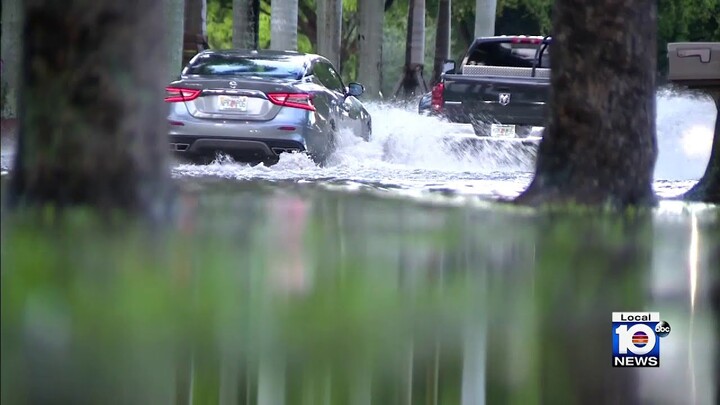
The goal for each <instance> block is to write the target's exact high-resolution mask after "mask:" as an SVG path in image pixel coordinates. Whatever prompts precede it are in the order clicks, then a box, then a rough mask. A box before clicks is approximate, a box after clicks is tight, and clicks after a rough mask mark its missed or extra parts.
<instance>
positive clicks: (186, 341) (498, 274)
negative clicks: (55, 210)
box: [2, 180, 720, 404]
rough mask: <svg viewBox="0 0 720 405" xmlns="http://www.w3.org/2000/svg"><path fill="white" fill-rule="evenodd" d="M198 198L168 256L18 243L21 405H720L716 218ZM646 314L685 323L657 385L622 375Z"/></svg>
mask: <svg viewBox="0 0 720 405" xmlns="http://www.w3.org/2000/svg"><path fill="white" fill-rule="evenodd" d="M180 184H181V185H182V186H183V187H184V191H183V198H181V200H180V201H181V204H180V207H179V208H180V212H181V214H182V215H181V220H180V222H179V226H178V229H179V231H178V233H176V234H174V235H172V236H171V237H170V238H169V240H165V241H164V242H157V241H154V242H152V243H147V242H142V241H144V240H145V239H143V237H141V236H137V235H135V236H133V235H124V236H123V237H122V238H113V237H108V236H103V237H98V236H97V235H86V234H85V235H84V234H79V233H78V234H70V235H71V236H73V238H72V239H71V240H72V242H62V241H60V240H58V239H55V238H56V236H53V234H52V233H44V234H40V235H39V234H36V233H34V232H33V230H32V229H28V228H24V227H23V226H16V227H13V228H12V229H11V230H12V231H9V229H10V228H8V229H6V230H5V231H4V236H3V241H2V246H3V253H2V262H3V263H2V269H3V271H2V277H3V279H2V304H3V305H2V315H3V316H2V324H3V327H2V352H3V357H2V372H3V387H2V395H3V403H6V400H7V401H8V402H7V403H19V402H25V401H24V400H23V398H25V399H28V400H30V402H33V400H40V401H44V400H47V399H48V398H54V399H55V400H56V401H59V402H63V403H78V402H84V400H88V401H90V402H102V403H105V402H106V400H107V399H108V398H112V397H113V396H119V398H122V399H123V400H127V401H126V402H132V403H169V402H175V403H187V402H186V401H190V399H191V398H192V402H193V403H223V404H224V403H241V404H256V403H257V404H282V403H287V404H324V403H337V404H370V403H378V404H426V403H429V404H484V403H491V404H497V403H523V404H525V403H538V404H539V403H580V402H583V403H607V404H610V403H619V402H620V403H648V404H649V403H697V404H711V403H714V401H715V398H714V397H713V395H714V393H713V389H714V385H715V382H716V381H717V380H716V376H715V375H713V373H712V370H713V367H714V361H715V360H714V359H715V358H716V357H717V342H718V340H719V338H718V336H717V335H716V333H717V332H716V329H717V314H716V313H715V314H714V313H713V312H712V311H711V309H710V307H709V298H710V288H711V286H712V285H714V284H716V283H717V282H718V275H717V266H716V264H717V263H718V259H719V258H718V252H719V251H720V245H719V244H720V242H719V241H720V235H718V229H719V228H720V227H719V226H718V219H717V218H718V211H717V210H716V209H714V210H713V209H703V208H702V207H696V206H683V208H682V209H678V210H675V211H672V210H673V209H674V208H675V207H674V206H671V205H665V206H663V208H661V209H660V210H658V211H657V212H656V213H654V214H648V215H643V214H640V215H634V216H632V217H623V218H617V217H614V216H610V215H607V216H604V215H586V214H581V213H578V214H558V213H555V214H550V213H539V212H535V211H525V210H520V209H516V208H508V207H503V206H501V205H488V206H485V207H482V206H480V207H478V206H474V207H473V206H466V205H462V206H454V205H452V204H446V205H443V204H438V203H437V202H436V201H432V202H430V201H427V202H423V201H408V200H403V199H390V198H381V197H377V196H374V195H371V194H367V193H357V194H348V193H345V192H333V191H327V190H324V189H322V188H320V187H319V186H318V187H316V186H312V187H308V186H307V185H304V186H298V185H292V184H279V185H278V184H276V183H262V182H255V183H234V182H231V183H228V182H218V181H196V180H193V181H186V182H180ZM67 236H68V234H65V235H64V238H63V239H67ZM108 239H109V240H108ZM103 240H104V241H105V242H112V243H108V244H105V243H103ZM70 243H72V244H70ZM158 243H159V244H160V245H158ZM69 246H84V248H85V249H84V250H83V251H77V250H76V249H68V247H69ZM35 252H43V255H42V258H39V257H37V254H36V253H35ZM38 260H42V262H38ZM59 274H62V277H58V275H59ZM633 310H640V311H659V312H660V313H661V316H662V318H663V319H665V320H667V321H668V322H669V323H670V324H671V325H672V333H671V334H670V335H669V336H668V337H667V338H664V339H663V341H662V346H661V347H662V349H661V367H660V368H658V369H643V370H638V369H634V370H633V369H617V368H613V367H611V361H610V346H611V340H610V339H611V328H610V326H611V325H610V313H611V312H612V311H633ZM33 353H43V355H42V356H34V355H33ZM60 359H62V360H60ZM15 370H23V371H22V372H15ZM60 376H62V378H60ZM79 382H82V384H78V383H79ZM618 398H621V399H622V400H618ZM121 402H122V401H121Z"/></svg>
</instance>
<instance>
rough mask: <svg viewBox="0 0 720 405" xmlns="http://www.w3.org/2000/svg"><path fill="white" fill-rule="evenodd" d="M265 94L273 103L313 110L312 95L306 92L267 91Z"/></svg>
mask: <svg viewBox="0 0 720 405" xmlns="http://www.w3.org/2000/svg"><path fill="white" fill-rule="evenodd" d="M267 96H268V98H269V99H270V101H271V102H272V103H273V104H277V105H281V106H284V107H293V108H302V109H303V110H309V111H315V106H314V105H313V103H312V95H311V94H308V93H268V95H267Z"/></svg>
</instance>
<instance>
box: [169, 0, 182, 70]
mask: <svg viewBox="0 0 720 405" xmlns="http://www.w3.org/2000/svg"><path fill="white" fill-rule="evenodd" d="M165 21H166V24H167V29H166V31H165V32H166V40H167V46H168V53H169V57H168V76H169V79H170V80H174V79H176V78H177V77H178V76H179V75H180V71H181V70H182V67H183V64H182V52H183V35H184V27H185V0H165Z"/></svg>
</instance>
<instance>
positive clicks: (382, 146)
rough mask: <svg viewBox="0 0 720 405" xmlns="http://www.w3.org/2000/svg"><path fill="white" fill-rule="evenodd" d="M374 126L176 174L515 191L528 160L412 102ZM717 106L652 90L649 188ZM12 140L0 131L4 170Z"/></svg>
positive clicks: (702, 155)
mask: <svg viewBox="0 0 720 405" xmlns="http://www.w3.org/2000/svg"><path fill="white" fill-rule="evenodd" d="M367 108H368V110H369V111H370V113H371V115H372V117H373V134H372V137H371V139H370V140H369V141H367V142H366V141H364V140H362V139H360V138H358V137H356V136H354V135H353V134H351V133H347V132H341V133H340V134H339V139H338V148H337V150H336V152H335V153H334V154H333V155H332V156H331V157H330V158H329V160H328V162H327V164H326V165H324V166H318V165H316V164H315V163H314V162H313V161H312V160H310V159H309V158H308V157H307V156H305V155H304V154H283V155H282V156H281V157H280V160H279V162H278V163H277V164H276V165H274V166H271V167H267V166H264V165H258V166H250V165H247V164H242V163H237V162H234V161H233V160H232V159H230V158H227V157H220V158H219V159H216V160H215V161H214V162H213V163H211V164H209V165H189V164H177V165H174V167H173V175H174V176H175V177H207V176H210V177H216V178H223V179H233V180H241V181H245V180H267V181H292V182H298V183H302V182H318V183H322V184H326V185H329V186H342V187H346V188H350V189H353V188H358V187H359V188H363V187H366V188H367V187H369V188H374V189H384V190H394V191H396V192H401V193H410V194H415V193H417V192H441V193H448V194H450V193H455V194H459V195H465V194H473V195H493V196H504V197H511V196H513V195H517V193H519V192H520V191H522V189H523V188H524V187H525V186H526V185H527V184H528V183H529V181H530V179H531V177H532V171H533V168H534V160H535V151H536V145H537V142H538V139H539V137H538V135H540V134H539V133H538V132H535V133H534V134H533V135H534V141H533V140H531V141H527V140H500V141H496V140H493V139H489V138H479V137H477V136H475V135H474V133H473V132H472V128H471V127H470V126H469V125H462V124H452V123H449V122H446V121H444V120H442V119H439V118H436V117H429V116H423V115H419V114H418V113H417V110H416V107H415V106H414V105H409V106H405V107H399V106H396V105H390V104H385V103H369V104H368V105H367ZM714 117H715V106H714V104H713V103H712V100H710V99H709V98H708V97H704V96H702V95H699V94H697V93H693V92H687V91H682V92H681V91H676V90H669V89H663V90H660V91H658V95H657V136H658V147H659V157H658V161H657V165H656V168H655V178H656V183H655V188H656V190H657V191H658V193H659V194H660V195H661V196H663V197H669V196H673V195H677V194H680V193H681V192H682V191H684V190H685V189H687V188H689V187H690V186H692V184H693V183H694V181H695V180H696V179H698V178H699V177H700V176H701V175H702V173H703V172H704V170H705V166H706V165H707V160H708V158H709V154H710V148H711V145H712V133H713V132H712V131H713V128H714V119H715V118H714ZM12 149H13V144H12V143H10V142H9V141H8V140H7V139H3V145H2V165H1V166H2V169H3V174H6V173H7V170H9V168H10V163H11V160H12V156H13V153H12Z"/></svg>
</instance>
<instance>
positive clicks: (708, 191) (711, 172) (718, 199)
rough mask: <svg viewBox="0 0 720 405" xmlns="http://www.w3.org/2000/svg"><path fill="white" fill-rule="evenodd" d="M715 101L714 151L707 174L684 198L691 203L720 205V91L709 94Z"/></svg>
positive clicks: (711, 154) (706, 170) (711, 153)
mask: <svg viewBox="0 0 720 405" xmlns="http://www.w3.org/2000/svg"><path fill="white" fill-rule="evenodd" d="M709 93H710V95H711V96H712V97H713V99H714V100H715V107H716V109H717V116H716V117H715V136H714V137H713V146H712V151H711V152H710V160H709V161H708V165H707V169H705V174H704V175H703V176H702V178H701V179H700V181H699V182H698V183H697V184H695V186H693V188H691V189H690V190H688V191H687V192H686V193H685V195H684V196H683V198H684V199H685V200H689V201H703V202H708V203H716V204H720V89H718V90H713V91H710V92H709Z"/></svg>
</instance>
